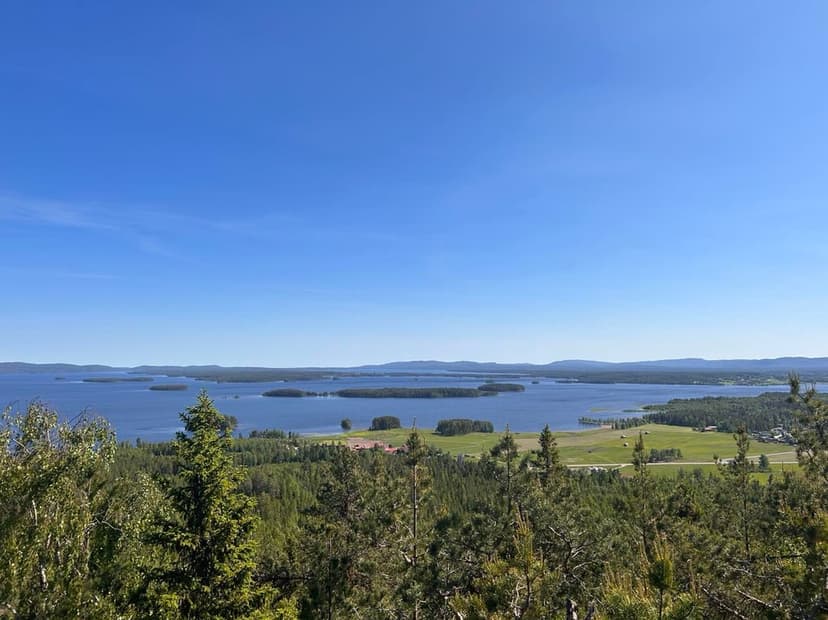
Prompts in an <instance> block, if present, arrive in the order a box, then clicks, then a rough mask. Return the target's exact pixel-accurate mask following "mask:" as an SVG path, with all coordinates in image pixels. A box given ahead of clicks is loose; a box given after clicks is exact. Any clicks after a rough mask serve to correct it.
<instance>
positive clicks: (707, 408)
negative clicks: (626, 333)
mask: <svg viewBox="0 0 828 620" xmlns="http://www.w3.org/2000/svg"><path fill="white" fill-rule="evenodd" d="M643 409H644V410H645V411H647V413H645V414H644V415H642V416H636V417H628V418H595V417H581V418H579V419H578V421H579V422H580V423H581V424H594V425H606V426H611V427H612V428H617V429H626V428H634V427H636V426H642V425H644V424H670V425H672V426H689V427H691V428H699V429H703V428H707V427H712V426H715V427H716V430H717V431H719V432H724V433H733V432H735V431H736V430H737V429H738V428H739V427H740V426H745V427H747V429H748V430H750V431H769V430H770V429H772V428H775V427H777V426H781V427H784V428H790V427H791V426H792V425H793V424H794V421H795V418H796V414H797V412H798V410H799V405H798V403H796V402H795V401H792V400H791V399H790V397H789V396H788V395H787V394H785V393H782V392H766V393H764V394H760V395H759V396H705V397H704V398H674V399H673V400H671V401H669V402H667V403H665V404H661V405H645V406H644V407H643Z"/></svg>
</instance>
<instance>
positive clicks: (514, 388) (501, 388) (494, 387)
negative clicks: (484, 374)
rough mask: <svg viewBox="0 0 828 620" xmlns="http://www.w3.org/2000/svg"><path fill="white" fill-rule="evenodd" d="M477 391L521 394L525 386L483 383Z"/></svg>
mask: <svg viewBox="0 0 828 620" xmlns="http://www.w3.org/2000/svg"><path fill="white" fill-rule="evenodd" d="M477 389H478V390H480V391H481V392H523V391H524V390H525V389H526V386H525V385H521V384H520V383H485V384H484V385H481V386H480V387H479V388H477Z"/></svg>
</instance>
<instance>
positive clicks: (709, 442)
mask: <svg viewBox="0 0 828 620" xmlns="http://www.w3.org/2000/svg"><path fill="white" fill-rule="evenodd" d="M639 431H641V432H642V433H645V435H644V446H645V449H646V450H647V451H649V450H650V448H656V449H664V448H679V449H680V450H681V452H682V459H681V461H677V462H676V463H674V464H671V465H657V466H654V467H653V468H652V469H653V470H654V471H656V470H658V471H659V472H661V471H662V470H663V471H665V472H668V473H675V472H676V471H678V469H681V468H682V467H683V468H684V469H688V470H692V469H694V468H695V467H698V466H699V465H693V463H702V464H704V465H702V468H703V469H704V467H705V466H706V465H707V466H709V467H710V468H711V470H715V466H714V465H713V459H714V456H718V457H719V458H722V459H726V458H730V457H732V456H734V455H735V454H736V443H735V442H734V440H733V437H732V436H731V435H730V434H729V433H699V432H696V431H694V430H692V429H690V428H685V427H681V426H666V425H663V424H647V425H645V426H641V427H639V428H636V429H628V430H624V431H620V430H612V429H607V428H599V429H592V430H586V431H573V432H559V433H555V438H556V439H557V442H558V449H559V450H560V454H561V462H562V463H564V464H565V465H614V464H627V463H630V462H631V460H632V450H633V446H634V445H635V440H636V438H637V437H638V432H639ZM410 432H411V431H410V429H407V428H398V429H394V430H389V431H367V430H360V431H352V432H350V433H342V434H340V435H331V436H328V437H320V438H318V439H319V441H325V442H336V441H344V440H345V439H346V438H348V437H360V438H367V439H375V440H377V441H384V442H385V443H388V444H390V445H392V446H400V445H402V444H403V443H405V440H406V439H407V438H408V435H409V434H410ZM420 432H421V433H422V435H423V437H424V439H425V441H426V443H427V444H429V445H431V446H434V447H435V448H439V449H441V450H444V451H446V452H450V453H452V454H468V455H472V456H477V455H479V454H480V453H482V452H484V451H487V450H489V449H490V448H491V447H492V446H494V445H495V444H496V443H497V441H498V440H499V438H500V433H469V434H468V435H457V436H454V437H443V436H441V435H437V434H436V433H434V432H433V431H420ZM622 435H626V437H622ZM515 439H516V441H517V444H518V446H519V447H520V449H521V451H527V450H533V449H536V448H537V447H538V434H537V433H515ZM625 443H626V444H628V445H627V446H624V444H625ZM749 454H750V455H751V456H754V457H758V456H759V455H760V454H767V455H768V457H769V459H770V460H771V462H772V463H776V464H779V465H781V464H782V461H795V460H796V455H795V454H794V452H793V451H792V450H791V448H790V446H785V445H778V444H763V443H759V442H756V441H754V442H751V446H750V451H749ZM784 466H785V467H786V468H794V467H795V466H794V465H791V464H785V465H784ZM775 467H776V465H775Z"/></svg>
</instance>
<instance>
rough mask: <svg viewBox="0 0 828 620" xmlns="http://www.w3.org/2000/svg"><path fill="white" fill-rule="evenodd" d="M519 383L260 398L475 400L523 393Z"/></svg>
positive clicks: (283, 391)
mask: <svg viewBox="0 0 828 620" xmlns="http://www.w3.org/2000/svg"><path fill="white" fill-rule="evenodd" d="M525 389H526V388H525V386H523V385H520V384H519V383H487V384H485V385H481V386H480V387H476V388H465V387H417V388H410V387H381V388H345V389H342V390H337V391H335V392H310V391H307V390H300V389H298V388H276V389H274V390H268V391H266V392H262V396H267V397H282V398H303V397H306V396H322V397H324V396H339V397H340V398H477V397H480V396H497V394H498V393H499V392H523V391H524V390H525Z"/></svg>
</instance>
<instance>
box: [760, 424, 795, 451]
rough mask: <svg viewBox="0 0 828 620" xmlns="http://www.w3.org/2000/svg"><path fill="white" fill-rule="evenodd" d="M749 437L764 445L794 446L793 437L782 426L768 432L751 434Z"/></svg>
mask: <svg viewBox="0 0 828 620" xmlns="http://www.w3.org/2000/svg"><path fill="white" fill-rule="evenodd" d="M751 437H753V439H755V440H757V441H763V442H765V443H784V444H788V445H789V446H793V445H795V444H796V439H794V436H793V435H791V433H790V432H789V431H787V430H786V429H785V428H784V427H782V426H777V427H775V428H772V429H770V430H769V431H759V432H756V433H751Z"/></svg>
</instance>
